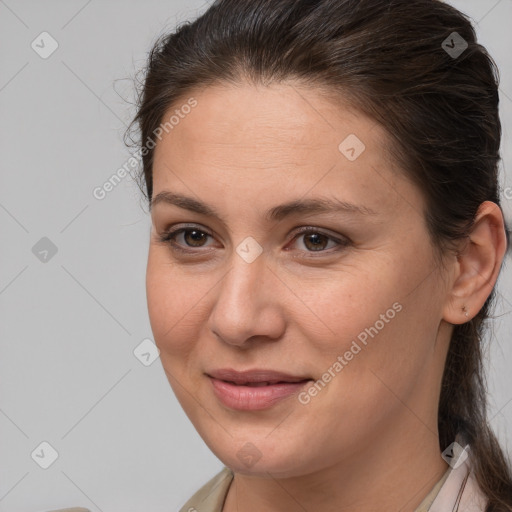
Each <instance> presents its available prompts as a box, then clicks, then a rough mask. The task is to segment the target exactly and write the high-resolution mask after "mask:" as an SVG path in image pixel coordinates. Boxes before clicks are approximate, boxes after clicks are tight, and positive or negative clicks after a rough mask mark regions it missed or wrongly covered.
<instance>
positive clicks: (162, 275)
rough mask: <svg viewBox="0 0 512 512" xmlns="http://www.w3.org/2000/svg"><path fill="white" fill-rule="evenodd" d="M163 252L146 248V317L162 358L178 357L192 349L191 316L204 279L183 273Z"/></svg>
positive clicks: (201, 293) (198, 303) (197, 304)
mask: <svg viewBox="0 0 512 512" xmlns="http://www.w3.org/2000/svg"><path fill="white" fill-rule="evenodd" d="M164 252H165V250H162V249H161V248H159V247H157V248H155V247H150V250H149V257H148V265H147V271H146V295H147V304H148V314H149V320H150V323H151V329H152V331H153V335H154V337H155V343H156V345H157V346H158V348H159V349H160V351H161V357H162V359H163V360H165V357H166V354H167V353H168V352H169V353H172V354H173V355H176V356H179V355H180V354H186V353H187V352H190V350H191V349H192V347H193V343H191V337H192V336H193V334H192V333H191V329H194V328H196V329H199V324H198V322H197V321H196V322H194V318H195V317H197V312H198V311H199V310H200V308H201V298H202V297H203V296H204V295H205V291H204V290H203V289H202V288H203V287H202V285H201V283H204V281H202V280H196V279H194V278H193V277H189V276H186V275H184V274H183V272H180V271H179V269H178V268H177V267H176V266H173V265H172V264H171V263H170V260H169V258H168V256H166V255H165V254H163V253H164ZM194 326H195V327H194Z"/></svg>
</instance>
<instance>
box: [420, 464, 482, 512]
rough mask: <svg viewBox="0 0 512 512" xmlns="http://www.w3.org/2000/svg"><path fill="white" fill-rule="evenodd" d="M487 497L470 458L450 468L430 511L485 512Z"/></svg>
mask: <svg viewBox="0 0 512 512" xmlns="http://www.w3.org/2000/svg"><path fill="white" fill-rule="evenodd" d="M486 506H487V498H486V497H485V495H484V494H483V492H482V490H481V489H480V486H479V485H478V482H477V481H476V478H475V476H474V473H473V470H472V468H471V464H470V462H469V459H468V460H466V461H464V462H463V463H461V464H460V465H458V466H456V467H453V468H451V469H450V473H449V475H448V477H447V479H446V481H445V482H444V484H443V486H442V487H441V489H440V491H439V493H438V494H437V496H436V499H435V500H434V501H433V503H432V505H431V506H430V508H429V509H428V512H446V511H447V510H453V511H454V512H485V509H486Z"/></svg>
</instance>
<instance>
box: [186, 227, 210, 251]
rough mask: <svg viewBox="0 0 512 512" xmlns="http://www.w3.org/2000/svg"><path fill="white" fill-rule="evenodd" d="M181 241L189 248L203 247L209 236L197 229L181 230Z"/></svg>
mask: <svg viewBox="0 0 512 512" xmlns="http://www.w3.org/2000/svg"><path fill="white" fill-rule="evenodd" d="M182 232H183V239H184V240H185V242H186V244H187V245H189V246H190V247H203V245H204V241H205V240H206V238H207V237H208V236H209V235H208V234H207V233H205V232H204V231H199V230H198V229H183V230H182Z"/></svg>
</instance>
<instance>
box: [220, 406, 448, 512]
mask: <svg viewBox="0 0 512 512" xmlns="http://www.w3.org/2000/svg"><path fill="white" fill-rule="evenodd" d="M398 424H401V425H402V428H400V429H397V423H394V424H393V425H392V426H390V427H393V428H388V429H384V430H383V431H381V432H379V440H378V442H376V441H375V439H372V440H371V442H368V443H366V444H365V446H366V448H365V449H363V450H362V451H361V452H359V453H358V454H357V456H354V457H353V458H352V459H351V460H343V461H342V462H341V463H340V464H337V465H336V466H332V467H328V468H324V469H322V470H321V471H318V472H316V473H311V474H307V475H300V476H296V477H291V478H284V479H277V478H273V477H272V476H271V474H269V476H268V478H264V477H256V476H251V475H244V474H240V473H236V472H235V475H234V479H233V481H232V483H231V486H230V488H229V491H228V494H227V497H226V500H225V504H224V508H223V512H242V511H243V512H260V511H261V510H265V511H266V512H283V511H288V510H304V511H306V510H322V511H325V512H340V511H342V512H356V511H357V512H359V511H361V510H364V511H365V512H373V511H375V512H381V511H382V510H399V511H400V512H413V511H414V510H416V508H417V507H418V505H419V504H420V503H421V502H422V501H423V499H424V498H425V496H426V495H427V494H428V492H429V491H430V490H431V488H432V487H433V486H434V485H435V483H436V482H437V481H438V480H439V479H440V478H441V477H442V476H443V474H444V473H445V471H446V470H447V469H448V465H447V464H446V463H445V462H444V460H443V459H442V458H441V456H440V449H439V440H438V434H437V430H435V431H432V430H430V428H428V427H426V426H425V425H424V424H422V423H421V422H420V421H419V420H418V418H417V417H415V416H414V415H413V414H411V412H410V411H408V420H406V421H403V422H400V423H398ZM411 433H413V434H411Z"/></svg>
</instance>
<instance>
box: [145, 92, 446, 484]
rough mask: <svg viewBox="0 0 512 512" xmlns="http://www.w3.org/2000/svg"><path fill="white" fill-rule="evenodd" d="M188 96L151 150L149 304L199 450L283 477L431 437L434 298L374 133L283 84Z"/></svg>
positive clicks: (427, 267) (418, 220) (420, 217)
mask: <svg viewBox="0 0 512 512" xmlns="http://www.w3.org/2000/svg"><path fill="white" fill-rule="evenodd" d="M193 97H194V99H195V100H196V101H197V104H196V106H195V107H194V108H183V109H181V108H180V105H175V106H173V108H172V109H171V110H170V111H169V112H168V113H167V114H166V116H164V121H163V122H165V121H166V120H168V118H169V117H170V116H171V115H172V114H174V113H175V111H176V110H177V109H178V110H179V111H180V112H181V115H180V116H179V122H177V123H175V124H174V127H173V128H172V129H170V130H168V133H165V132H164V134H163V137H162V138H161V140H160V141H159V142H158V143H157V146H156V149H155V159H154V168H153V182H154V190H153V201H154V204H153V206H152V211H151V214H152V222H153V225H152V232H151V242H150V249H149V258H148V267H147V297H148V308H149V315H150V321H151V326H152V329H153V333H154V337H155V342H156V344H157V346H158V347H159V349H160V357H161V361H162V364H163V367H164V369H165V372H166V374H167V376H168V379H169V382H170V384H171V386H172V388H173V390H174V392H175V394H176V396H177V398H178V400H179V402H180V404H181V405H182V407H183V409H184V410H185V412H186V414H187V415H188V417H189V418H190V420H191V421H192V423H193V424H194V426H195V428H196V429H197V431H198V432H199V434H200V435H201V436H202V438H203V439H204V440H205V442H206V443H207V445H208V446H209V447H210V449H211V450H212V451H213V452H214V453H215V454H216V455H217V457H219V458H220V459H221V460H222V461H223V463H224V464H226V465H228V466H229V467H231V468H232V469H233V470H235V471H239V472H243V473H247V474H249V473H251V474H266V473H267V472H270V473H272V474H273V475H276V476H277V475H279V476H282V477H284V476H297V475H303V474H307V473H310V472H312V471H316V470H320V469H322V468H327V467H329V466H333V465H334V464H336V463H338V462H339V461H348V460H350V459H351V458H357V457H361V455H362V454H366V455H365V456H368V450H370V449H371V448H372V446H373V447H374V448H375V447H376V446H377V445H378V444H379V443H385V442H391V440H392V439H395V438H396V437H397V436H398V437H401V438H402V439H403V440H404V442H405V440H406V439H407V438H410V437H411V436H414V437H415V438H417V439H418V440H421V439H422V438H423V437H426V436H430V437H432V433H433V432H436V431H437V430H436V429H437V417H436V411H437V400H438V396H439V381H440V378H441V373H442V368H443V363H444V356H445V354H446V341H447V340H448V338H449V334H450V333H449V330H448V328H447V324H446V323H445V322H444V321H443V320H442V317H443V308H444V305H445V302H446V297H447V290H446V285H444V284H443V283H444V279H443V276H442V275H441V273H440V270H439V268H438V266H437V264H436V260H435V259H434V253H433V250H432V246H431V242H430V239H429V236H428V234H427V230H426V226H425V222H424V214H423V211H424V199H423V197H422V194H421V193H420V191H419V190H418V189H417V188H416V187H415V186H414V185H412V184H411V183H410V182H409V181H407V180H406V179H404V178H403V177H402V176H401V175H400V174H399V173H398V172H397V171H396V169H393V168H392V164H391V163H390V162H389V160H388V158H387V157H386V144H387V141H388V139H387V137H386V133H385V132H384V131H383V129H382V128H381V127H380V126H379V125H377V124H375V122H373V121H372V120H371V119H369V118H367V117H364V116H363V115H361V114H358V113H357V112H355V111H351V110H348V109H346V108H344V107H342V106H341V105H340V104H338V105H337V106H336V105H334V104H333V103H331V102H329V101H328V100H327V99H325V98H324V97H322V96H321V95H320V94H319V93H318V92H315V90H314V89H307V88H303V87H302V88H299V87H298V86H297V85H294V86H292V85H291V84H281V85H272V86H270V87H261V88H260V87H256V86H253V85H243V86H242V85H241V86H239V87H234V86H230V87H227V86H226V87H221V86H211V87H209V88H207V89H204V90H202V91H200V92H198V93H197V94H194V95H193ZM185 104H187V101H186V100H184V101H183V105H185ZM190 104H191V103H190ZM184 112H189V113H188V114H186V115H185V114H183V113H184ZM176 119H178V118H176ZM363 145H364V146H363ZM171 194H174V196H173V197H174V199H176V198H177V195H179V196H186V197H187V198H190V201H188V202H186V201H183V200H182V201H181V206H179V205H178V204H176V203H177V202H179V201H174V200H173V198H172V197H171ZM192 201H193V202H194V203H192ZM314 201H317V202H318V203H315V204H316V208H314V207H312V206H314V204H313V202H314ZM321 202H323V203H321ZM288 203H293V205H292V206H293V207H283V206H282V205H286V204H288ZM328 203H329V204H328ZM194 205H195V206H197V205H203V206H202V210H201V211H200V210H199V209H197V208H195V209H194V208H193V206H194ZM301 205H303V206H301ZM319 206H321V207H322V208H320V207H319ZM324 207H327V208H324ZM335 208H336V209H335ZM196 210H197V211H196ZM213 212H215V214H214V213H213ZM180 228H187V229H188V231H184V232H183V231H182V232H180V233H177V234H176V235H174V236H173V237H172V239H170V240H169V239H168V240H167V241H165V238H166V233H168V232H169V231H171V230H176V229H180ZM303 228H308V229H309V232H306V233H303V232H301V230H302V229H303ZM167 238H169V237H167ZM436 340H437V341H438V343H436ZM439 340H441V341H439ZM225 369H229V370H235V371H238V372H244V371H247V370H254V369H259V370H271V371H275V372H282V373H284V374H287V375H288V377H283V378H282V379H280V378H277V377H276V378H274V379H271V378H270V377H269V376H268V375H265V374H263V373H259V374H258V373H256V374H254V375H255V378H256V379H258V378H259V380H260V381H267V382H268V381H270V380H272V381H276V380H285V381H288V383H287V384H280V385H279V384H278V385H276V384H272V385H268V384H267V385H264V384H262V385H261V386H254V385H250V386H249V385H243V383H242V381H244V380H248V378H246V377H244V376H239V377H240V380H239V383H238V384H227V383H223V382H222V380H223V379H222V378H221V379H218V380H217V379H213V378H212V375H213V374H216V372H219V371H220V370H225ZM217 376H219V375H217ZM220 377H224V380H230V375H227V374H224V375H220ZM235 377H236V376H235ZM292 377H295V379H293V378H292ZM233 379H235V378H234V377H233ZM303 379H309V380H308V382H304V381H303ZM291 380H295V381H302V382H299V383H297V382H295V384H292V383H290V382H289V381H291ZM375 449H376V448H375Z"/></svg>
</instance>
